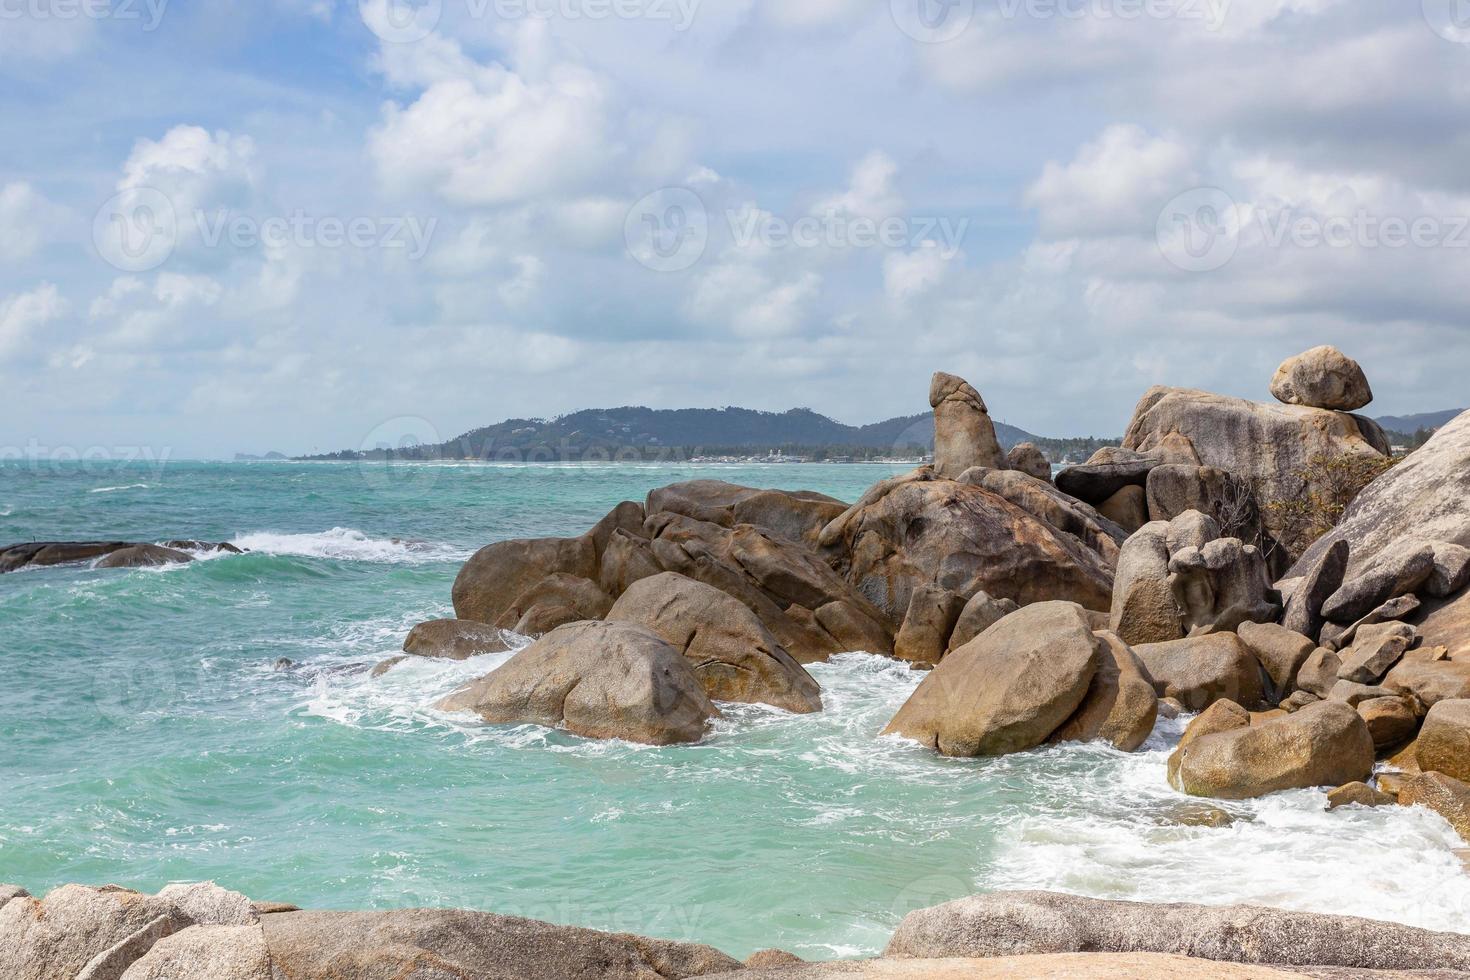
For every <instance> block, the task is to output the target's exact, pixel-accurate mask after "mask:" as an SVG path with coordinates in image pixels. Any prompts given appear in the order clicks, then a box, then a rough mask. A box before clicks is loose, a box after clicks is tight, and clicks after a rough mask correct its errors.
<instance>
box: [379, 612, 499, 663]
mask: <svg viewBox="0 0 1470 980" xmlns="http://www.w3.org/2000/svg"><path fill="white" fill-rule="evenodd" d="M509 649H510V644H509V643H507V642H506V640H505V633H504V631H502V630H499V629H496V628H495V627H494V626H489V625H486V624H485V623H476V622H471V621H470V620H467V619H431V620H429V621H428V622H427V623H419V624H418V625H417V626H415V627H414V628H413V629H411V630H409V631H408V636H407V637H406V638H405V639H404V641H403V652H404V653H406V654H408V655H409V656H411V657H429V658H431V659H436V660H468V659H470V658H471V657H478V656H480V655H482V654H486V653H505V652H506V651H507V650H509Z"/></svg>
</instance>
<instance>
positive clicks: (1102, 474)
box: [1056, 453, 1162, 507]
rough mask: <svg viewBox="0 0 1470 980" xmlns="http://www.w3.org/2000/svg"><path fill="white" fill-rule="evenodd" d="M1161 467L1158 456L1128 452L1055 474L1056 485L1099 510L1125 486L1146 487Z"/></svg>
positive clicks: (1070, 467)
mask: <svg viewBox="0 0 1470 980" xmlns="http://www.w3.org/2000/svg"><path fill="white" fill-rule="evenodd" d="M1160 465H1162V460H1160V459H1159V457H1158V456H1156V455H1144V454H1142V453H1129V454H1128V455H1127V456H1122V455H1119V456H1115V457H1113V458H1111V459H1109V460H1108V461H1106V462H1087V463H1083V464H1082V465H1081V466H1069V467H1067V468H1066V469H1064V470H1062V471H1061V472H1060V473H1058V474H1057V475H1056V485H1057V489H1058V490H1061V491H1062V492H1063V493H1067V494H1070V495H1071V496H1073V497H1076V498H1077V499H1078V500H1081V501H1085V502H1086V503H1089V504H1092V505H1093V506H1094V507H1096V506H1099V505H1101V504H1102V503H1104V502H1105V501H1107V500H1110V499H1111V498H1112V497H1114V496H1115V495H1116V494H1117V493H1118V492H1119V491H1121V490H1123V489H1124V488H1126V487H1139V488H1140V489H1142V488H1144V487H1146V486H1147V485H1148V475H1149V473H1150V472H1152V471H1153V469H1154V467H1156V466H1160Z"/></svg>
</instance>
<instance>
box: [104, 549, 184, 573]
mask: <svg viewBox="0 0 1470 980" xmlns="http://www.w3.org/2000/svg"><path fill="white" fill-rule="evenodd" d="M193 560H194V556H193V555H190V554H187V553H185V552H182V551H176V550H174V549H173V548H162V547H159V546H158V545H156V544H135V545H133V546H132V547H130V548H120V549H118V550H117V551H114V552H111V553H110V554H108V555H105V556H104V557H103V558H102V559H101V560H100V561H98V562H97V567H98V568H155V567H157V566H159V565H183V564H187V563H188V562H191V561H193Z"/></svg>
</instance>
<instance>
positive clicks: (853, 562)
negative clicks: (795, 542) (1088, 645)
mask: <svg viewBox="0 0 1470 980" xmlns="http://www.w3.org/2000/svg"><path fill="white" fill-rule="evenodd" d="M821 540H822V544H823V546H824V547H825V548H826V549H828V551H829V553H830V554H831V555H832V560H833V562H834V564H835V567H836V568H837V569H838V570H839V571H840V572H841V573H842V574H843V575H844V577H845V578H846V580H847V582H848V583H850V585H851V587H852V588H853V589H855V590H856V591H858V592H860V593H861V594H862V595H863V596H865V597H866V598H867V599H868V600H869V601H871V602H872V603H873V604H874V605H876V606H877V607H878V608H879V609H880V610H882V611H883V613H884V614H886V615H887V616H888V617H889V618H890V619H891V620H892V621H894V622H897V621H899V620H900V619H901V618H902V617H903V616H904V614H906V613H907V611H908V604H909V599H910V597H911V595H912V593H913V589H914V588H915V587H916V586H918V585H921V584H927V585H934V586H938V587H939V588H942V589H948V590H949V591H951V592H954V593H957V594H959V595H961V596H965V597H969V596H973V595H974V594H975V593H976V592H981V591H983V592H988V593H990V594H991V595H992V596H995V597H996V598H1006V599H1013V600H1015V601H1016V602H1017V603H1019V604H1021V605H1023V606H1024V605H1028V604H1030V603H1033V602H1044V601H1048V600H1054V599H1061V600H1068V601H1074V602H1077V603H1079V604H1081V605H1083V606H1086V607H1088V608H1090V609H1106V608H1107V607H1108V604H1109V603H1110V602H1111V600H1112V591H1113V569H1112V566H1111V564H1110V563H1109V562H1108V560H1107V559H1106V558H1105V557H1104V556H1103V555H1101V554H1100V553H1099V552H1097V551H1094V550H1092V549H1090V548H1088V547H1087V546H1085V545H1084V544H1083V543H1082V542H1081V541H1080V540H1079V539H1078V538H1076V537H1075V536H1073V535H1071V534H1067V533H1065V532H1062V531H1059V530H1057V529H1055V528H1053V527H1051V526H1050V525H1048V524H1045V523H1043V522H1042V521H1040V520H1038V519H1036V518H1035V517H1033V516H1031V515H1030V514H1028V513H1026V512H1025V511H1023V510H1021V509H1020V508H1019V507H1016V506H1015V505H1014V504H1012V503H1010V502H1009V501H1007V500H1005V499H1003V498H1002V497H1000V496H999V495H997V494H995V493H992V492H990V491H988V490H985V489H983V488H981V487H976V486H970V485H966V484H962V483H958V482H955V481H951V480H929V479H924V478H923V477H922V475H920V476H919V477H916V478H914V479H910V480H906V481H892V482H890V484H889V485H888V486H887V490H886V493H884V494H882V495H881V496H876V497H875V496H874V495H872V493H871V492H870V494H868V495H865V496H864V500H863V501H860V502H859V503H858V504H857V505H855V507H854V509H853V510H850V511H848V512H847V513H846V514H844V515H843V516H842V517H841V518H839V519H838V520H836V521H834V522H833V523H832V524H830V525H828V527H827V529H826V530H824V531H823V532H822V538H821Z"/></svg>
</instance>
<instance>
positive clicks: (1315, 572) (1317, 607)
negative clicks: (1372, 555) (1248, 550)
mask: <svg viewBox="0 0 1470 980" xmlns="http://www.w3.org/2000/svg"><path fill="white" fill-rule="evenodd" d="M1348 548H1349V546H1348V543H1347V542H1346V541H1342V540H1339V541H1334V542H1332V544H1331V545H1330V546H1328V547H1326V548H1322V549H1320V550H1317V551H1316V553H1315V554H1313V555H1312V556H1311V557H1310V558H1303V559H1302V560H1301V561H1299V562H1297V566H1296V568H1294V569H1292V573H1293V574H1295V575H1298V576H1299V578H1298V579H1297V585H1296V589H1295V590H1294V591H1293V592H1292V594H1291V598H1290V599H1289V600H1288V601H1287V603H1286V612H1285V614H1284V615H1283V616H1282V618H1281V625H1282V626H1284V627H1286V628H1287V629H1289V630H1291V631H1292V632H1294V633H1300V634H1302V635H1303V636H1307V637H1311V638H1312V639H1313V640H1316V639H1318V638H1319V637H1320V636H1321V634H1322V624H1323V623H1324V622H1326V619H1325V618H1324V617H1323V615H1322V607H1323V606H1324V605H1325V604H1326V602H1327V600H1328V599H1329V598H1331V597H1332V594H1333V593H1334V592H1336V591H1337V590H1338V589H1340V588H1342V583H1343V578H1344V576H1346V575H1347V567H1348Z"/></svg>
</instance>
